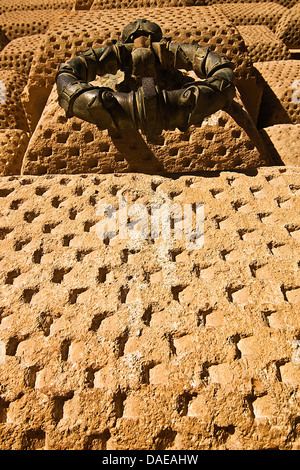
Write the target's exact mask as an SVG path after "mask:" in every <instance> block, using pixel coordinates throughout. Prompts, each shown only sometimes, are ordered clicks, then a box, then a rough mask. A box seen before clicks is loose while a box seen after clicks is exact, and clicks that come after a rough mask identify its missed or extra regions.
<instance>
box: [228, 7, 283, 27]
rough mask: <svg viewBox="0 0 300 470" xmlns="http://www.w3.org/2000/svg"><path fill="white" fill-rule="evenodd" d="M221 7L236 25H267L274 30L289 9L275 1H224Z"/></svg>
mask: <svg viewBox="0 0 300 470" xmlns="http://www.w3.org/2000/svg"><path fill="white" fill-rule="evenodd" d="M219 8H220V10H221V11H222V12H223V13H224V14H225V15H226V16H227V17H228V18H229V19H230V21H232V22H233V24H234V25H236V26H241V25H244V26H247V25H255V24H256V25H266V26H268V28H270V29H271V31H273V32H275V31H276V27H277V24H278V22H279V20H280V18H281V17H282V16H283V14H284V13H286V11H287V8H286V7H284V6H283V5H280V4H278V3H275V2H258V3H256V2H248V3H243V2H242V3H223V4H221V5H220V7H219Z"/></svg>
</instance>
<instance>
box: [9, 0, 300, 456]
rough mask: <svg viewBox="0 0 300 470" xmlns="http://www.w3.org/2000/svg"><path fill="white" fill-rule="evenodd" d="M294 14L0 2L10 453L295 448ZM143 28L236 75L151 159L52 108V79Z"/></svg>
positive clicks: (151, 149)
mask: <svg viewBox="0 0 300 470" xmlns="http://www.w3.org/2000/svg"><path fill="white" fill-rule="evenodd" d="M298 10H299V6H298V3H297V1H296V0H277V1H274V2H267V1H256V0H255V1H254V0H253V1H251V2H250V1H248V2H245V1H231V2H230V1H228V0H221V1H217V0H199V1H198V0H180V1H179V2H177V1H174V0H150V1H146V0H127V1H125V2H121V1H119V0H115V1H114V2H112V1H111V0H60V1H58V0H51V1H50V0H27V1H25V0H16V1H13V0H1V2H0V449H1V450H114V449H116V450H129V451H130V450H135V449H138V450H165V451H167V452H170V451H172V450H180V451H183V450H227V449H228V450H270V449H279V450H299V449H300V418H299V417H300V405H299V404H300V316H299V312H300V250H299V248H300V200H299V196H300V168H299V166H300V164H299V162H300V153H299V141H300V121H299V109H300V73H299V72H300V70H299V59H298V58H297V47H298V46H299V45H297V44H298V43H297V40H298V36H299V21H300V20H299V14H298V13H299V11H298ZM143 17H146V18H149V19H150V20H153V21H156V22H158V23H159V24H160V25H161V27H162V30H163V34H164V36H166V37H171V38H172V39H173V40H174V41H177V42H186V43H192V44H194V43H199V44H201V45H207V46H209V47H210V48H211V49H212V50H214V51H216V52H218V53H220V54H221V55H224V56H226V57H228V58H229V59H230V60H231V61H232V63H233V65H234V68H235V85H236V90H237V92H236V97H235V103H236V104H235V105H234V106H233V107H232V108H230V109H227V110H221V111H219V112H217V113H215V114H214V115H212V116H210V117H209V118H207V119H205V121H204V123H203V125H202V126H201V127H200V128H194V127H191V128H190V129H189V130H188V131H186V132H180V131H179V130H175V131H165V132H164V133H163V134H162V136H161V137H160V141H159V145H149V144H148V143H147V142H146V139H145V137H144V136H143V135H142V134H141V133H140V132H131V133H127V134H126V135H122V134H121V133H119V132H116V131H115V132H111V131H110V132H108V131H99V130H98V129H97V128H96V127H95V126H92V125H91V124H88V123H86V122H82V121H80V120H79V119H77V118H71V119H68V120H67V119H66V116H65V114H64V112H63V110H62V109H61V108H60V107H59V106H58V103H57V93H56V87H55V74H56V71H57V67H58V65H59V64H60V63H61V62H64V61H66V60H68V59H70V58H71V57H73V56H74V55H75V54H76V53H77V52H79V51H82V50H85V49H87V48H89V47H91V46H94V47H97V46H100V45H103V44H109V43H111V41H112V40H114V39H120V36H121V32H122V29H123V27H124V26H125V25H126V24H127V23H128V22H130V21H132V20H134V19H136V18H143ZM297 34H298V36H297ZM121 79H122V75H121V74H117V75H115V76H111V75H107V76H104V77H102V78H101V79H99V78H98V79H97V81H96V83H97V84H99V83H102V84H104V85H105V86H111V87H114V86H115V85H116V83H117V82H118V81H120V80H121ZM157 208H167V209H168V210H169V214H170V218H169V219H167V224H165V225H164V227H163V228H164V230H167V229H168V230H167V231H164V232H162V233H159V232H157V233H156V232H155V230H154V229H153V223H154V222H155V221H156V222H158V223H159V222H160V220H158V219H155V218H154V217H153V213H155V210H157ZM188 209H189V210H190V211H191V220H192V222H191V225H192V227H193V229H194V228H195V227H197V224H199V225H200V231H199V233H198V234H197V238H196V239H195V240H194V241H191V240H189V239H188V235H187V233H186V231H184V228H186V224H185V222H186V219H185V215H186V212H185V210H186V211H187V210H188ZM156 214H157V213H156ZM108 215H110V218H109V220H108V219H107V217H108ZM201 216H203V219H201ZM114 217H115V218H114ZM199 217H200V218H199ZM201 220H203V227H202V225H201ZM105 224H106V225H105ZM103 227H104V228H105V230H106V232H107V233H106V234H105V235H103ZM155 227H156V226H155V225H154V228H155ZM159 227H160V226H159V225H158V228H159ZM151 228H152V231H151ZM156 228H157V227H156ZM198 228H199V227H198ZM201 228H203V233H202V232H201ZM124 231H126V233H124Z"/></svg>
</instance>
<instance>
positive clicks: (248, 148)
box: [22, 86, 268, 175]
mask: <svg viewBox="0 0 300 470" xmlns="http://www.w3.org/2000/svg"><path fill="white" fill-rule="evenodd" d="M234 118H235V119H236V120H234ZM267 161H268V160H267V155H266V153H265V149H264V147H263V142H262V140H261V138H260V136H259V134H258V132H257V131H256V128H255V126H254V124H253V122H252V120H251V118H250V116H249V114H248V113H247V112H246V111H245V110H243V111H242V115H235V114H234V112H232V113H231V115H229V114H227V113H225V112H224V111H219V112H218V113H215V114H214V115H212V116H210V117H209V118H208V119H206V120H205V121H204V122H203V124H202V126H201V127H199V128H196V127H191V128H190V129H189V130H188V131H186V132H184V133H183V132H180V131H178V130H175V131H164V132H163V134H162V136H161V137H160V145H152V144H148V143H147V142H146V140H145V137H144V136H143V135H142V134H141V133H140V132H138V131H135V132H131V133H129V132H126V135H125V134H124V135H122V134H121V133H119V132H108V131H100V130H99V129H98V128H97V127H96V126H94V125H92V124H90V123H87V122H83V121H81V120H79V119H77V118H71V119H69V120H67V119H66V118H65V113H64V111H63V110H62V109H61V108H60V107H59V105H58V103H57V93H56V86H55V87H54V89H53V91H52V93H51V96H50V97H49V100H48V102H47V105H46V107H45V109H44V112H43V114H42V117H41V119H40V121H39V124H38V126H37V127H36V129H35V131H34V133H33V135H32V138H31V140H30V143H29V145H28V149H27V151H26V155H25V158H24V162H23V168H22V173H23V174H35V175H37V174H40V175H41V174H46V173H114V172H131V171H136V172H143V173H151V174H154V173H173V172H175V173H178V172H190V171H193V172H195V171H201V170H221V169H232V168H240V169H242V168H249V167H258V166H262V165H266V164H267Z"/></svg>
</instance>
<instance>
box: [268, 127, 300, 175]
mask: <svg viewBox="0 0 300 470" xmlns="http://www.w3.org/2000/svg"><path fill="white" fill-rule="evenodd" d="M261 135H262V137H263V139H264V141H265V143H266V145H267V147H268V152H269V155H270V157H271V158H272V161H273V162H274V163H276V164H284V165H286V166H299V165H300V154H299V139H300V124H277V125H274V126H270V127H266V128H265V129H262V130H261Z"/></svg>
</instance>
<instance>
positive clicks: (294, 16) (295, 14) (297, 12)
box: [276, 4, 300, 48]
mask: <svg viewBox="0 0 300 470" xmlns="http://www.w3.org/2000/svg"><path fill="white" fill-rule="evenodd" d="M299 29H300V5H299V4H296V5H294V6H293V7H292V8H291V9H289V10H288V11H287V12H285V13H284V14H283V15H282V17H281V18H280V20H279V21H278V24H277V27H276V36H277V37H278V39H280V40H281V41H283V42H284V43H285V44H286V45H287V46H288V47H291V48H293V47H300V38H299Z"/></svg>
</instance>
